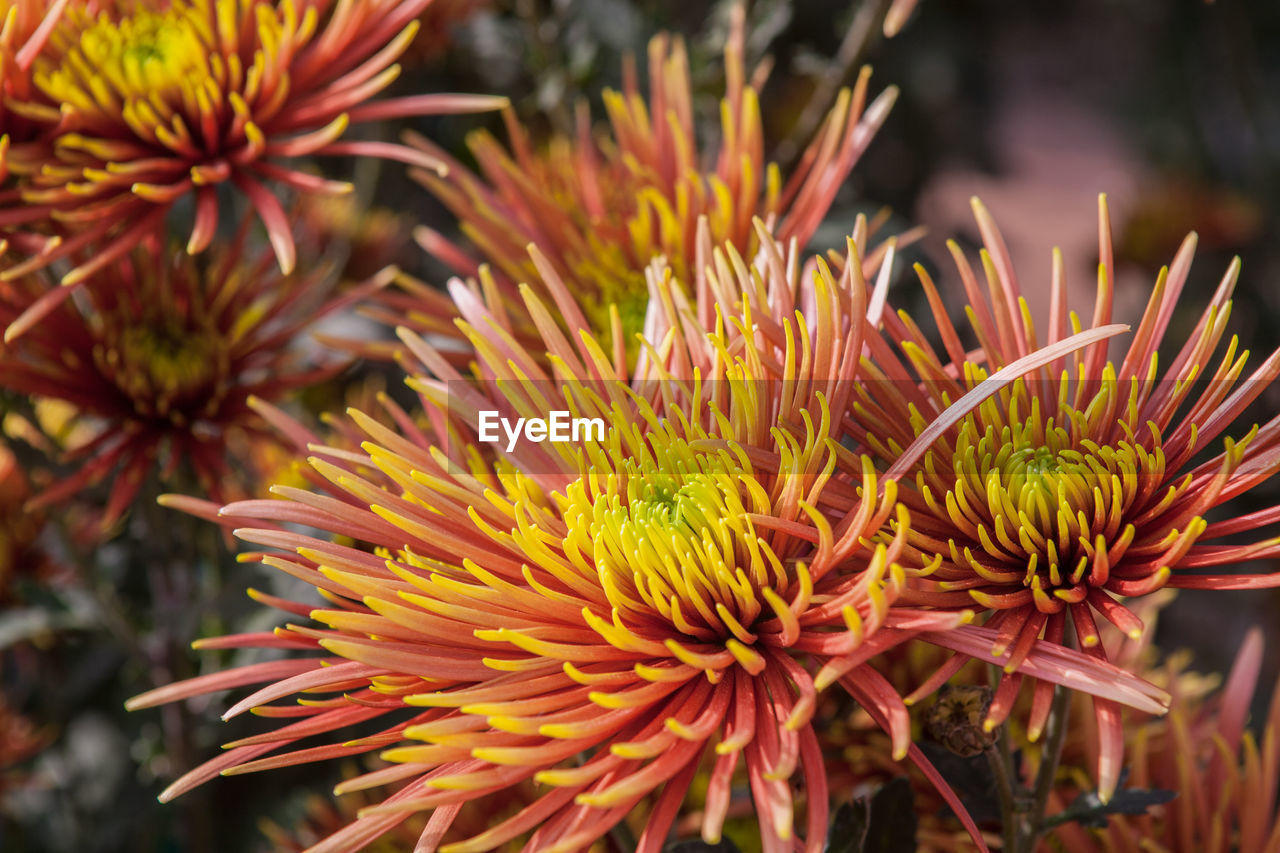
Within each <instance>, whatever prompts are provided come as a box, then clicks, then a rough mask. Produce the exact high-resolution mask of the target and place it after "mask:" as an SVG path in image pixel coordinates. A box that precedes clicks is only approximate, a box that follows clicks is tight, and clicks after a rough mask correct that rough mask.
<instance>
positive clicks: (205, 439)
mask: <svg viewBox="0 0 1280 853" xmlns="http://www.w3.org/2000/svg"><path fill="white" fill-rule="evenodd" d="M247 226H248V223H247V222H246V223H243V224H242V226H241V228H240V230H239V233H238V235H235V236H234V237H233V238H232V239H230V240H229V241H228V242H227V243H226V244H225V245H223V246H221V247H219V248H218V249H216V250H214V251H212V252H210V253H209V254H208V255H207V256H205V257H202V258H200V259H196V258H192V257H190V256H188V255H186V254H184V253H182V252H181V251H180V250H177V247H176V246H175V247H173V250H172V251H168V252H167V253H165V252H164V248H163V247H165V246H166V244H167V242H168V241H167V240H166V238H165V236H164V235H163V234H162V233H152V234H151V235H150V236H149V237H148V239H147V240H146V242H145V244H144V245H143V246H142V247H140V248H138V249H137V250H135V251H134V252H132V253H130V254H129V255H128V256H127V257H125V258H123V259H121V260H119V261H117V262H115V263H113V264H111V265H108V266H106V267H104V268H102V269H100V270H98V271H97V272H95V273H94V275H93V276H92V277H91V279H90V280H89V281H87V282H86V283H85V286H84V287H82V288H80V289H79V292H78V293H77V294H76V296H75V298H74V299H69V300H61V301H59V302H57V304H56V305H55V306H54V307H53V308H52V309H51V310H50V311H49V312H48V313H47V314H46V316H45V318H44V320H43V321H42V322H41V323H38V324H36V325H35V326H34V327H33V328H32V329H31V330H30V331H28V332H27V333H26V334H24V335H22V336H20V337H19V338H18V339H17V340H13V341H10V342H8V343H5V344H3V345H0V362H2V363H3V370H0V388H4V389H7V390H10V391H14V392H17V393H20V394H26V395H30V396H31V397H32V398H34V399H44V400H57V401H61V402H63V403H65V404H68V405H69V406H70V407H71V408H72V411H73V419H74V421H75V423H76V424H79V425H82V426H83V427H84V429H72V430H69V431H68V434H69V435H71V436H72V444H71V446H70V447H68V448H66V450H67V453H66V457H67V458H66V460H65V461H66V462H68V463H71V464H73V465H74V466H75V470H74V472H73V473H72V474H70V475H68V476H66V477H64V478H62V479H60V480H58V481H57V482H55V483H53V484H52V485H50V486H48V487H47V488H43V489H42V490H41V491H40V493H39V494H37V495H35V496H34V497H33V498H32V500H31V501H30V502H29V503H28V505H27V508H28V509H29V510H32V511H34V510H35V509H37V508H39V507H41V506H49V505H54V504H57V503H58V502H60V501H62V500H64V499H66V498H67V497H69V496H71V495H74V494H76V493H77V492H79V491H81V490H82V489H84V488H86V487H87V486H90V485H94V484H97V483H99V482H102V481H104V480H107V479H110V480H111V489H110V495H109V497H108V498H107V501H106V504H105V507H104V512H103V517H102V524H103V526H104V528H109V527H110V526H111V525H112V524H113V523H114V522H115V521H116V520H117V519H118V518H119V517H120V515H121V514H122V513H123V512H124V511H126V510H127V509H128V508H129V506H130V505H131V503H132V502H133V500H134V498H135V497H136V496H137V494H138V491H139V489H140V488H141V487H142V485H143V484H144V483H145V482H146V478H147V477H148V476H149V475H150V474H151V473H152V472H153V471H158V473H159V475H160V477H161V479H162V480H168V479H170V478H171V477H172V476H173V475H174V474H175V473H176V472H177V471H178V470H179V469H180V468H184V467H185V468H186V469H187V470H189V471H190V472H191V473H193V474H194V475H195V477H196V479H197V481H198V482H199V485H200V488H201V489H202V491H203V492H204V493H205V494H207V495H211V496H215V497H220V498H223V499H231V498H233V497H236V496H238V495H240V494H242V493H243V489H241V488H239V487H238V485H237V484H239V483H241V482H242V481H243V480H244V479H245V477H243V476H239V475H237V473H236V471H235V470H234V469H233V467H232V465H231V456H232V447H233V446H236V445H237V444H239V445H252V444H254V443H256V442H261V441H264V440H268V441H269V440H273V433H272V432H271V431H270V430H268V429H266V424H265V423H263V422H262V421H261V420H260V419H259V418H258V417H257V415H255V414H254V413H253V412H252V411H251V410H250V408H249V401H250V400H251V399H253V398H255V397H256V398H262V399H265V400H278V399H280V398H281V397H282V396H283V395H285V394H286V393H287V392H289V391H290V390H293V389H296V388H301V387H306V386H309V385H311V384H314V383H316V382H318V381H321V380H322V379H325V378H327V377H330V376H332V375H334V374H335V373H336V372H337V371H338V370H339V369H340V368H341V366H342V363H341V361H340V360H336V359H331V358H326V359H314V358H312V357H310V356H308V355H307V354H305V353H304V352H303V351H301V350H299V349H297V348H294V347H292V346H291V344H292V343H293V342H294V341H295V340H296V339H297V338H298V337H299V336H300V335H301V334H302V332H303V331H304V330H305V329H306V328H308V327H309V326H310V325H311V324H312V323H314V322H315V321H316V319H317V318H319V317H323V316H325V315H326V314H328V313H330V312H331V311H334V310H336V309H338V308H340V307H341V306H343V305H345V304H348V303H350V302H351V301H353V300H356V299H359V298H362V297H365V296H367V295H368V293H369V291H370V290H372V289H374V288H376V287H377V286H379V285H380V284H382V283H385V282H384V281H382V280H374V281H371V282H370V283H368V284H367V285H366V286H364V287H361V288H353V289H352V290H351V291H350V292H348V293H347V294H345V295H341V296H338V295H335V294H334V279H333V277H332V276H330V275H328V274H327V273H326V271H325V270H323V269H321V268H317V269H315V270H312V271H310V272H309V273H308V274H305V275H303V274H294V275H288V276H286V275H283V274H281V273H280V272H279V271H278V270H277V269H275V267H274V261H273V259H272V257H271V255H270V253H269V252H265V251H255V250H254V249H253V248H252V246H251V245H250V243H249V242H248V240H247V236H246V234H247V230H248V227H247ZM158 254H167V260H166V261H165V262H163V263H156V258H157V255H158ZM64 289H65V288H64ZM56 290H57V288H56V285H51V284H50V282H49V281H48V279H47V276H46V275H45V274H44V273H43V272H42V271H38V272H34V273H30V274H28V275H25V276H23V277H21V278H18V279H15V280H13V281H10V282H6V283H4V284H2V285H0V324H5V323H9V322H13V321H15V320H16V319H17V318H18V317H20V316H22V315H23V314H25V313H27V312H28V311H29V309H30V307H31V306H32V305H33V304H38V303H40V302H41V301H42V300H46V299H47V295H48V293H50V292H51V291H56ZM321 362H327V363H321Z"/></svg>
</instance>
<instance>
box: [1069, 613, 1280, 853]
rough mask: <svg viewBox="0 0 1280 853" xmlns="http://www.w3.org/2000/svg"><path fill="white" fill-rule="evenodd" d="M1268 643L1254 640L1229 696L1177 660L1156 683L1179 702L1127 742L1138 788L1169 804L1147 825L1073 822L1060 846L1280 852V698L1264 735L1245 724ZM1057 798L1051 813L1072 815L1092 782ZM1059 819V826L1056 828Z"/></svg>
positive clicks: (1249, 639) (1137, 727) (1141, 820)
mask: <svg viewBox="0 0 1280 853" xmlns="http://www.w3.org/2000/svg"><path fill="white" fill-rule="evenodd" d="M1262 656H1263V640H1262V633H1261V632H1260V631H1258V630H1253V631H1250V632H1249V634H1248V635H1247V636H1246V637H1245V641H1244V643H1243V644H1242V645H1241V646H1240V650H1239V652H1237V654H1236V660H1235V664H1234V665H1233V666H1232V668H1231V672H1230V674H1229V675H1228V676H1227V680H1226V683H1225V685H1224V686H1223V687H1222V689H1221V690H1218V691H1213V692H1210V691H1208V690H1206V683H1207V684H1208V685H1212V684H1213V682H1214V681H1215V680H1216V676H1215V677H1213V678H1212V679H1208V678H1204V677H1197V676H1196V675H1195V674H1194V673H1188V672H1185V671H1184V670H1183V669H1182V667H1183V666H1184V662H1183V661H1181V660H1171V661H1169V662H1167V663H1166V664H1165V665H1164V666H1162V667H1161V668H1160V669H1159V670H1157V671H1155V672H1154V673H1153V677H1154V678H1159V679H1161V680H1164V681H1166V682H1167V683H1168V685H1169V692H1170V694H1171V695H1172V697H1173V700H1172V702H1171V704H1170V708H1169V713H1168V715H1167V716H1165V717H1163V718H1145V719H1144V718H1142V717H1141V716H1139V717H1138V718H1137V719H1136V720H1130V721H1129V724H1128V725H1127V727H1126V737H1125V742H1126V745H1127V747H1128V751H1129V756H1130V759H1129V765H1130V775H1129V778H1128V784H1129V785H1130V786H1131V787H1134V788H1139V789H1147V790H1157V791H1168V792H1171V793H1172V794H1175V795H1176V796H1174V797H1173V798H1172V799H1171V800H1170V801H1169V802H1167V803H1164V804H1161V805H1156V806H1152V807H1150V808H1149V809H1148V810H1147V814H1145V815H1141V816H1133V815H1112V816H1111V817H1110V818H1109V819H1108V820H1107V825H1106V827H1105V828H1101V829H1097V830H1089V829H1086V828H1085V827H1082V826H1080V825H1079V824H1078V823H1075V822H1064V823H1063V824H1062V825H1060V826H1059V827H1057V828H1056V829H1055V830H1054V836H1055V837H1056V839H1055V842H1054V843H1058V844H1062V845H1065V848H1066V849H1068V850H1072V851H1081V853H1113V851H1114V852H1115V853H1118V851H1124V850H1138V849H1152V850H1160V851H1167V853H1230V851H1240V853H1276V851H1280V814H1278V813H1277V802H1276V798H1277V795H1278V794H1280V690H1274V689H1273V692H1272V694H1271V703H1270V711H1269V712H1268V714H1267V716H1266V718H1265V719H1264V720H1263V721H1262V724H1261V726H1259V727H1257V728H1256V730H1255V731H1250V730H1247V729H1246V727H1245V723H1246V722H1247V720H1248V717H1249V711H1250V706H1251V704H1252V703H1253V699H1254V694H1255V691H1256V689H1257V686H1258V676H1259V673H1260V671H1261V668H1262ZM1077 782H1078V784H1077V785H1074V786H1072V785H1064V786H1062V788H1060V789H1059V790H1058V791H1056V792H1055V794H1054V797H1053V800H1052V801H1051V803H1050V805H1051V812H1064V816H1065V815H1066V814H1070V812H1069V811H1065V808H1066V807H1067V806H1068V805H1070V800H1071V798H1072V796H1073V795H1074V793H1075V792H1076V791H1080V792H1087V791H1088V790H1089V788H1090V785H1089V780H1088V779H1087V778H1084V779H1079V780H1077ZM1051 819H1052V818H1051Z"/></svg>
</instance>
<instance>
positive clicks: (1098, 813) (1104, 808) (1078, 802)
mask: <svg viewBox="0 0 1280 853" xmlns="http://www.w3.org/2000/svg"><path fill="white" fill-rule="evenodd" d="M1176 796H1178V792H1177V791H1166V790H1164V789H1162V788H1121V789H1120V790H1119V791H1116V792H1115V795H1114V796H1112V798H1111V801H1110V802H1107V803H1104V802H1102V800H1100V799H1099V798H1098V792H1097V791H1085V792H1084V793H1083V794H1080V795H1079V796H1077V797H1076V798H1075V800H1073V801H1072V803H1071V805H1069V806H1067V808H1066V809H1064V810H1063V811H1061V812H1059V813H1058V814H1056V815H1053V816H1052V817H1050V818H1047V819H1046V820H1045V824H1046V825H1047V826H1051V827H1052V826H1061V825H1062V824H1064V823H1070V822H1071V821H1076V822H1077V823H1079V824H1080V825H1081V826H1087V827H1091V828H1093V829H1102V828H1104V827H1105V826H1106V825H1107V816H1108V815H1113V814H1126V815H1143V814H1146V813H1147V810H1148V809H1150V808H1151V807H1152V806H1161V805H1164V804H1165V803H1167V802H1169V801H1170V800H1172V799H1173V798H1174V797H1176Z"/></svg>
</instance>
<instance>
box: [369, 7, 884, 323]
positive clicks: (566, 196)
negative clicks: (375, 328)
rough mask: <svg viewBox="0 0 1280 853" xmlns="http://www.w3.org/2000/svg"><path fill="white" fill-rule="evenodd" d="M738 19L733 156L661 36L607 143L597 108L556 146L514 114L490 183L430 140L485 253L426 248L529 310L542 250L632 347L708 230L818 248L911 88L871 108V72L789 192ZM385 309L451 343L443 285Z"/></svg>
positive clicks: (476, 140) (433, 185)
mask: <svg viewBox="0 0 1280 853" xmlns="http://www.w3.org/2000/svg"><path fill="white" fill-rule="evenodd" d="M734 16H735V17H734V20H733V22H732V25H731V30H732V32H731V34H730V37H729V40H728V43H727V44H726V47H725V53H724V59H725V81H726V92H725V95H724V98H723V100H722V101H721V103H720V119H721V121H720V128H719V133H718V139H719V146H718V147H711V146H708V145H706V144H705V142H704V143H702V144H700V143H699V137H700V135H701V134H699V133H698V130H697V126H696V121H695V115H696V113H697V110H696V109H695V102H694V95H693V89H692V85H691V83H690V79H689V63H688V57H687V55H686V52H685V48H684V45H683V43H682V42H681V41H680V40H679V39H678V38H676V39H673V38H672V37H670V36H669V35H666V34H662V35H659V36H657V37H655V38H654V39H653V40H652V41H651V42H650V44H649V53H648V70H649V86H648V95H647V98H646V96H645V95H644V94H642V93H641V89H640V85H639V83H638V81H637V79H636V73H635V68H634V66H628V68H627V69H626V71H625V73H624V85H623V88H622V91H613V90H607V91H606V92H605V93H604V104H605V109H606V113H607V116H608V126H607V129H606V130H601V131H599V132H597V131H596V130H595V129H594V128H593V126H592V123H591V119H590V116H589V115H588V113H587V112H586V110H585V109H583V110H580V111H579V113H578V129H577V132H576V136H574V137H570V136H553V137H552V138H551V139H550V140H548V141H547V142H546V143H544V144H541V145H540V144H537V143H535V142H534V140H533V139H532V135H531V132H530V131H529V130H528V129H527V128H526V127H525V126H524V125H522V124H521V123H520V121H519V120H518V119H517V118H516V117H515V115H514V113H513V112H511V111H510V110H508V111H507V112H506V114H505V116H506V127H507V135H508V138H509V139H508V144H507V146H503V145H502V144H501V143H500V142H499V141H498V140H496V139H495V138H494V137H493V136H492V135H491V134H489V133H487V132H485V131H477V132H476V133H475V134H474V135H473V136H472V137H471V139H470V147H471V153H472V155H473V156H474V158H475V161H476V163H477V166H478V168H479V172H480V174H476V173H474V172H472V171H471V170H470V169H468V168H467V167H466V166H465V165H464V164H462V163H459V162H457V161H456V160H454V159H453V158H452V157H450V156H449V155H448V153H447V152H445V151H443V150H441V149H440V148H438V147H437V146H435V145H434V144H432V143H430V142H429V141H427V140H425V139H423V140H420V141H419V142H418V146H419V147H420V148H421V149H422V150H423V151H424V152H425V153H427V154H429V155H430V156H431V157H432V158H435V159H439V160H441V161H442V162H444V163H446V164H447V170H446V171H445V173H444V174H439V173H437V172H432V171H430V170H418V172H417V173H416V174H417V176H418V178H419V180H420V181H421V182H422V183H423V184H424V185H425V186H426V187H427V188H428V189H430V190H431V191H432V193H433V194H434V195H435V196H436V197H437V198H439V199H440V200H441V201H442V202H443V203H444V204H445V206H446V207H448V208H449V210H450V211H451V212H452V213H453V214H454V215H455V216H456V217H457V218H458V221H459V224H460V226H461V230H462V232H463V234H464V235H465V236H466V237H467V240H468V242H469V243H470V247H466V246H461V245H458V244H457V243H455V242H453V241H451V240H450V239H449V238H447V237H446V236H445V235H442V234H439V233H437V232H434V231H432V230H430V229H427V228H420V229H418V232H417V238H418V241H419V242H420V243H421V244H422V246H423V247H424V248H425V249H426V250H427V251H428V252H430V253H431V254H432V255H434V256H435V257H437V258H439V259H440V260H441V261H443V262H444V263H446V264H449V265H450V266H451V267H453V269H454V270H455V271H456V272H457V273H458V274H459V275H462V276H474V275H476V274H477V272H478V270H479V267H480V266H481V265H482V264H487V265H489V266H490V267H491V274H492V277H493V285H492V286H493V287H494V288H495V289H497V290H498V291H500V292H502V293H504V294H506V295H507V297H508V298H509V300H510V301H511V303H512V305H513V306H518V305H519V304H520V298H519V295H518V292H517V287H518V285H519V284H520V283H523V282H537V281H538V279H539V276H538V274H537V271H536V270H535V269H534V267H533V265H532V264H531V263H530V259H529V255H528V253H527V252H526V246H527V245H529V244H530V243H532V244H534V245H536V246H537V247H538V248H539V249H541V250H542V252H543V253H544V254H545V256H546V257H547V259H548V261H549V263H550V264H551V265H552V267H553V268H554V270H555V272H556V274H557V275H558V276H559V277H560V278H561V279H562V280H563V281H564V282H565V284H566V286H567V287H568V288H569V291H570V292H571V293H572V294H573V296H574V298H575V299H576V300H578V301H579V303H580V304H581V305H582V306H583V310H584V312H585V313H586V315H587V319H588V320H589V321H591V325H592V328H593V329H594V330H595V331H596V332H597V333H599V334H601V336H602V337H605V338H611V339H613V340H618V339H621V340H623V341H624V342H625V343H626V344H627V345H628V346H630V345H631V343H632V341H633V339H634V336H635V334H636V333H637V332H640V331H641V323H642V321H643V319H644V317H645V314H646V300H647V298H648V288H647V287H646V284H645V274H644V270H645V268H646V267H647V266H648V264H649V262H650V260H651V259H652V258H654V257H663V258H665V259H666V261H667V263H668V264H670V266H671V267H672V269H673V270H674V272H675V275H676V278H677V280H679V281H681V282H684V283H691V282H693V281H694V279H695V278H696V277H698V276H699V275H700V274H701V271H702V268H703V266H704V265H705V264H706V263H707V262H709V260H710V259H709V258H706V257H698V256H697V252H696V249H697V246H698V245H699V235H698V229H699V228H700V227H704V228H706V229H708V231H709V233H710V238H711V242H712V243H713V244H715V245H720V244H722V243H726V242H727V243H731V244H733V245H734V246H735V247H736V248H737V250H738V251H739V252H740V253H741V254H742V255H743V256H744V257H751V256H753V255H754V254H755V252H756V250H757V249H758V247H759V245H760V244H759V242H758V236H757V233H756V229H755V228H754V226H753V225H752V222H753V220H754V219H756V218H759V219H762V220H764V221H765V222H766V223H768V224H769V226H770V228H771V231H772V233H773V235H774V237H775V238H776V239H778V240H780V241H782V242H784V243H786V242H787V241H790V240H793V239H794V240H796V241H797V242H798V243H799V244H800V245H801V246H804V245H805V244H807V243H808V242H809V240H810V238H811V237H812V236H813V234H814V233H815V232H816V230H817V228H818V226H819V225H820V224H821V223H822V221H823V220H824V219H825V217H826V215H827V212H828V210H829V209H830V207H831V205H832V203H833V202H834V200H835V197H836V193H837V191H838V190H839V189H840V187H841V185H843V184H844V183H845V180H846V178H847V177H848V176H849V173H850V172H851V170H852V169H853V167H854V166H855V164H856V163H857V162H858V160H859V158H860V157H861V156H862V154H863V152H864V151H865V150H866V148H867V146H868V145H869V144H870V143H871V140H872V138H873V137H874V135H875V133H876V131H877V130H878V129H879V127H880V125H881V124H882V123H883V122H884V120H885V118H886V117H887V116H888V113H889V110H890V108H891V107H892V105H893V102H894V100H895V99H896V97H897V90H896V89H894V88H892V87H891V88H889V89H886V90H885V91H884V92H882V93H881V94H880V95H879V96H878V97H876V98H874V99H873V100H871V102H870V103H868V98H869V82H870V69H864V71H863V72H862V73H861V74H860V75H859V77H858V79H857V82H856V84H855V86H854V87H853V89H851V90H845V91H842V92H841V93H840V94H839V96H838V98H837V100H836V103H835V105H834V106H833V107H832V109H831V111H830V112H829V114H828V115H827V116H826V118H825V121H824V122H823V124H822V126H821V127H820V128H819V130H818V132H817V133H816V135H815V137H814V139H813V140H812V142H811V143H810V145H809V147H808V148H807V149H806V150H805V151H804V152H803V154H802V155H801V156H800V157H799V159H798V161H797V163H796V164H795V166H794V167H793V168H792V170H791V173H790V175H789V176H787V177H786V179H785V180H784V178H783V175H782V172H781V170H780V169H779V167H778V166H777V164H774V163H768V162H766V160H765V139H764V127H763V122H762V119H761V113H760V105H759V97H758V94H757V87H758V86H760V85H761V84H762V83H763V76H764V75H763V74H759V73H758V74H755V75H753V76H752V77H751V78H750V79H749V78H748V75H747V72H746V69H745V65H744V57H743V52H744V41H745V38H744V30H743V19H742V18H743V9H742V7H741V6H740V5H738V6H735V7H734ZM382 298H383V300H384V301H386V302H387V303H388V306H389V308H390V309H391V311H392V312H394V314H395V315H396V317H397V320H396V322H398V323H406V322H407V323H408V324H410V325H411V326H412V327H413V328H415V329H416V330H418V331H420V332H437V333H439V332H443V333H446V334H449V333H451V332H452V330H451V329H450V328H449V327H448V322H447V320H445V319H443V318H445V317H447V316H448V315H449V314H450V313H451V312H450V311H449V310H448V308H447V300H445V299H444V298H443V297H441V296H439V294H438V292H435V291H432V290H431V289H430V288H427V287H411V288H409V289H408V292H406V293H397V292H396V291H394V290H388V291H386V292H385V293H384V294H383V297H382ZM614 315H616V320H615V316H614ZM615 322H617V323H618V325H619V327H620V329H621V331H620V332H615V331H614V323H615ZM535 343H536V339H531V340H530V344H531V345H532V344H535Z"/></svg>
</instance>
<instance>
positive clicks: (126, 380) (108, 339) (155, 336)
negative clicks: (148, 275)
mask: <svg viewBox="0 0 1280 853" xmlns="http://www.w3.org/2000/svg"><path fill="white" fill-rule="evenodd" d="M94 355H95V357H96V358H97V361H98V367H99V370H101V371H102V372H103V373H104V374H105V375H107V376H109V377H110V378H111V379H112V380H113V382H114V383H115V385H116V387H118V388H119V389H120V390H121V391H122V392H123V393H124V394H126V395H127V396H128V397H129V398H130V399H132V401H133V404H134V408H135V409H136V410H137V411H138V413H139V414H142V415H146V416H155V417H162V418H169V419H171V420H175V421H177V422H185V421H186V420H187V419H189V418H190V417H192V416H193V415H198V414H199V412H200V411H201V410H205V409H211V408H216V407H217V405H218V403H219V402H220V400H221V397H222V391H223V388H222V384H221V383H220V382H219V379H220V378H221V377H222V376H224V375H225V373H226V362H227V354H226V350H225V347H223V346H222V345H221V343H220V341H219V339H218V337H217V335H216V333H215V332H214V330H212V329H209V330H204V329H188V328H179V327H176V326H173V325H166V326H158V327H153V326H148V325H127V326H124V327H122V328H120V327H117V328H116V329H111V330H109V331H107V332H106V333H105V334H104V335H103V344H102V345H100V346H99V347H97V348H96V349H95V350H94ZM192 407H194V411H193V410H192Z"/></svg>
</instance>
